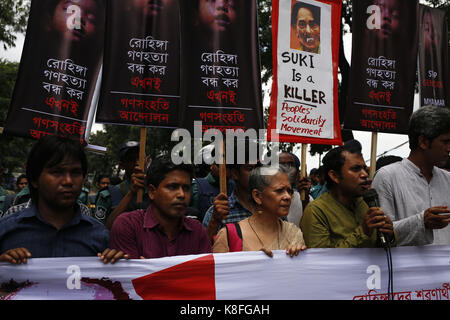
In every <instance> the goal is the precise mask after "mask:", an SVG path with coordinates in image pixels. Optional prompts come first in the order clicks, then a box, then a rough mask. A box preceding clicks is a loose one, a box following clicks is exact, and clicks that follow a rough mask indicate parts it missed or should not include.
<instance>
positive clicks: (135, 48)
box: [96, 0, 180, 128]
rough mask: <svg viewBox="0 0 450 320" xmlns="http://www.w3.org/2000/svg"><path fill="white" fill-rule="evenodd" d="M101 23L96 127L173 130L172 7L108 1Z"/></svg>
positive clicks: (175, 42) (175, 50) (175, 49)
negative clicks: (103, 23)
mask: <svg viewBox="0 0 450 320" xmlns="http://www.w3.org/2000/svg"><path fill="white" fill-rule="evenodd" d="M106 19H107V20H106V21H107V23H106V26H107V28H106V35H105V57H104V65H103V77H102V86H101V93H100V100H99V104H98V108H97V115H96V122H98V123H108V124H121V125H135V126H142V127H168V128H176V127H178V126H179V117H178V114H179V95H180V93H179V87H180V85H179V76H180V72H179V66H180V63H179V49H180V45H179V41H180V40H179V33H180V31H179V23H178V21H179V9H178V1H172V0H165V1H161V2H160V5H151V4H149V3H148V1H121V0H112V1H109V2H108V6H107V18H106ZM169 21H170V26H169V24H168V22H169Z"/></svg>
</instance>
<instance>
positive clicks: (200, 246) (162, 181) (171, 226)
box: [110, 156, 212, 259]
mask: <svg viewBox="0 0 450 320" xmlns="http://www.w3.org/2000/svg"><path fill="white" fill-rule="evenodd" d="M146 176H147V178H146V185H147V186H148V195H149V197H150V200H151V204H150V206H149V207H148V208H147V209H146V210H143V209H140V210H135V211H131V212H126V213H123V214H121V215H120V216H119V217H118V218H117V219H116V221H115V222H114V224H113V227H112V230H111V242H110V245H111V247H112V248H114V249H117V250H122V251H123V250H125V251H124V252H127V253H128V254H129V255H130V258H134V259H137V258H143V259H144V258H145V259H150V258H161V257H166V256H175V255H187V254H200V253H209V252H211V250H212V248H211V244H210V242H209V240H208V237H207V235H206V231H205V229H204V228H203V226H202V224H201V223H200V222H199V221H197V220H195V219H191V218H188V217H186V216H185V213H186V210H187V207H188V205H189V201H190V197H191V180H192V176H193V167H192V165H190V164H179V165H175V164H174V163H173V162H172V160H171V158H170V156H159V157H157V158H156V159H154V160H153V161H152V163H151V164H150V167H149V168H148V171H147V175H146Z"/></svg>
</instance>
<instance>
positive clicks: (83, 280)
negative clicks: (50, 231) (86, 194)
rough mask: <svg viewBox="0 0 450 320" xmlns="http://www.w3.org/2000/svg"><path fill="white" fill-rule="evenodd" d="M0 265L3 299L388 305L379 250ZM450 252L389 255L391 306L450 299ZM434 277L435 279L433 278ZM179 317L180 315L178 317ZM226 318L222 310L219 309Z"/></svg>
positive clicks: (432, 249) (413, 250) (429, 249)
mask: <svg viewBox="0 0 450 320" xmlns="http://www.w3.org/2000/svg"><path fill="white" fill-rule="evenodd" d="M273 253H274V256H273V258H269V257H268V256H267V255H266V254H265V253H263V252H261V251H254V252H248V251H247V252H235V253H220V254H203V255H187V256H173V257H166V258H158V259H148V260H120V261H118V262H116V263H115V264H113V265H111V264H106V265H105V264H103V262H101V261H100V260H99V259H98V257H73V258H41V259H36V258H32V259H29V260H28V262H27V264H25V265H12V264H9V263H5V262H3V263H0V300H20V299H28V300H44V299H49V300H94V299H98V300H122V299H123V300H129V299H131V300H141V299H146V300H233V301H236V300H387V299H388V298H389V297H388V288H389V283H388V273H389V270H388V268H387V266H388V265H387V263H386V254H385V252H384V250H383V249H381V248H370V249H361V248H358V249H307V250H306V251H303V252H301V253H300V254H299V255H298V256H295V257H293V258H291V257H289V256H288V255H286V253H285V252H284V251H283V250H276V251H274V252H273ZM449 256H450V247H449V246H425V247H398V248H392V257H393V261H394V263H393V268H394V270H393V273H394V284H393V289H394V290H393V292H390V293H391V295H390V296H391V297H393V299H394V300H445V301H448V300H450V295H449V294H450V293H449V291H450V283H449V279H450V268H449V267H448V263H449ZM430 270H432V272H430ZM176 312H182V310H176ZM222 312H223V310H222Z"/></svg>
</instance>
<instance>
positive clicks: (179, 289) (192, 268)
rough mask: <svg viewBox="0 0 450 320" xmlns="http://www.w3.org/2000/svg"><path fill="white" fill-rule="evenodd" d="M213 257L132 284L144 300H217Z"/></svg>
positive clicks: (180, 265) (140, 279) (135, 280)
mask: <svg viewBox="0 0 450 320" xmlns="http://www.w3.org/2000/svg"><path fill="white" fill-rule="evenodd" d="M214 269H215V265H214V256H213V255H212V254H210V255H207V256H203V257H201V258H197V259H194V260H190V261H187V262H184V263H181V264H178V265H175V266H173V267H170V268H167V269H164V270H161V271H158V272H155V273H151V274H149V275H146V276H143V277H140V278H136V279H133V280H131V282H132V283H133V286H134V290H135V291H136V293H137V294H138V295H139V296H140V297H141V298H142V299H144V300H215V299H216V285H215V274H214Z"/></svg>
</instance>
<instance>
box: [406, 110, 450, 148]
mask: <svg viewBox="0 0 450 320" xmlns="http://www.w3.org/2000/svg"><path fill="white" fill-rule="evenodd" d="M446 133H450V110H449V109H448V108H445V107H436V106H425V107H421V108H419V109H418V110H417V111H415V112H414V113H413V114H412V115H411V118H410V120H409V129H408V138H409V149H411V150H415V149H417V148H418V147H419V137H420V136H423V137H424V138H426V139H428V140H430V141H433V139H435V138H437V137H439V136H440V135H441V134H446Z"/></svg>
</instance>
